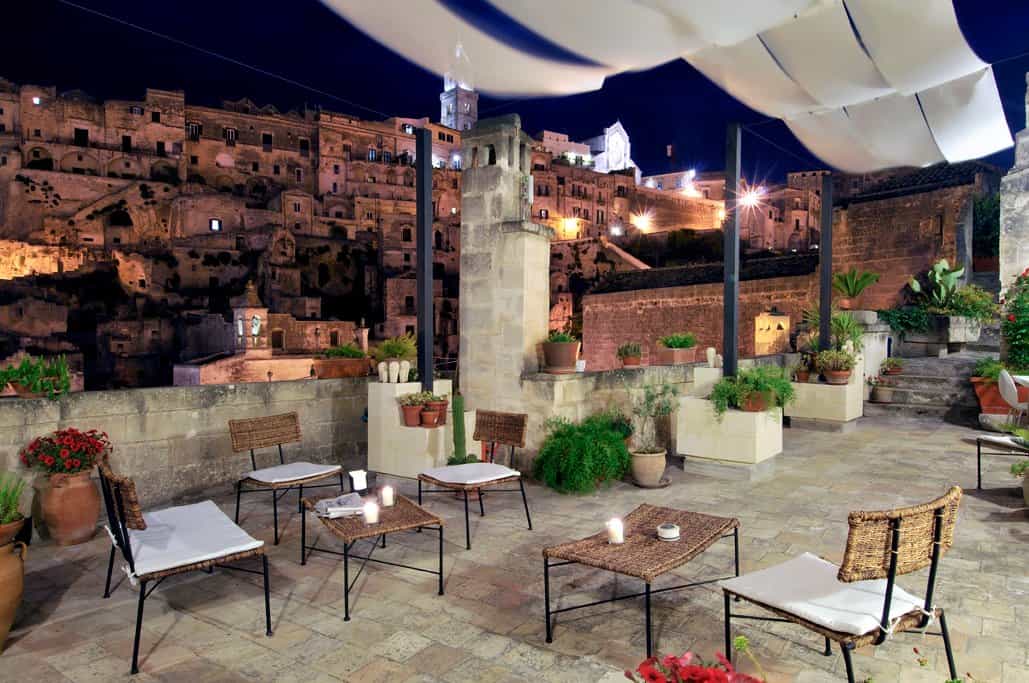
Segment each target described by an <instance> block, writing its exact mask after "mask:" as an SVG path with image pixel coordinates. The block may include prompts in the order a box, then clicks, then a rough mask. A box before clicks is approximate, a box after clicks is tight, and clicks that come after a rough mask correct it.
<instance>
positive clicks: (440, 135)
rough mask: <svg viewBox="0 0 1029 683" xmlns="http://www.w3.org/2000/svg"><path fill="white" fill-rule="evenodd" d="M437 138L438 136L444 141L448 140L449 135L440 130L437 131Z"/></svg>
mask: <svg viewBox="0 0 1029 683" xmlns="http://www.w3.org/2000/svg"><path fill="white" fill-rule="evenodd" d="M436 138H437V139H439V140H442V141H444V142H446V140H447V135H446V133H444V132H443V131H438V132H437V133H436Z"/></svg>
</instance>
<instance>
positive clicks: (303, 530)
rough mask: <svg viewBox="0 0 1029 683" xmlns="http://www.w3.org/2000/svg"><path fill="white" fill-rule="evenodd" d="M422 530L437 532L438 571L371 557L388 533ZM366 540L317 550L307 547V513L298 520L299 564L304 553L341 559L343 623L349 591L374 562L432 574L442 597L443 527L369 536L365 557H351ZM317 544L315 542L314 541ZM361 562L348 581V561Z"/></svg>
mask: <svg viewBox="0 0 1029 683" xmlns="http://www.w3.org/2000/svg"><path fill="white" fill-rule="evenodd" d="M422 529H430V530H432V531H437V532H439V571H435V572H434V571H432V570H431V569H424V568H422V567H414V566H412V565H409V564H401V563H399V562H389V561H387V560H379V559H376V558H373V557H372V553H374V552H375V549H376V548H378V547H379V543H380V541H381V543H382V547H383V548H385V547H386V535H387V534H390V533H398V532H399V531H418V532H420V531H421V530H422ZM326 530H327V531H328V532H329V533H330V534H332V535H333V536H335V535H336V534H335V533H333V531H332V529H329V528H328V527H326ZM362 540H366V539H361V538H358V539H355V540H353V541H351V542H350V543H347V542H346V541H343V552H339V551H338V550H329V549H328V548H319V547H318V546H315V545H307V511H304V513H303V514H302V516H301V518H300V564H301V565H306V564H307V555H308V553H307V552H306V551H308V550H310V551H311V552H320V553H328V554H330V555H338V556H340V557H342V558H343V621H350V591H351V589H352V588H353V587H354V585H355V584H356V583H357V580H358V579H359V578H360V577H361V572H363V571H364V568H365V566H366V565H367V564H368V563H369V562H376V563H378V564H385V565H389V566H391V567H400V568H401V569H411V570H414V571H416V572H422V573H424V574H434V575H436V576H437V577H438V578H439V595H443V525H442V524H426V525H425V526H419V527H416V528H411V529H398V530H397V531H387V532H385V533H382V534H379V535H378V536H377V537H376V536H369V537H367V540H371V542H372V546H371V548H370V549H369V550H368V554H367V555H351V553H350V551H351V549H353V547H354V546H355V545H356V544H357V542H358V541H362ZM316 542H317V541H316ZM351 557H353V558H354V559H358V560H363V562H361V568H360V569H358V570H357V574H355V575H354V579H353V580H352V581H351V580H350V559H351Z"/></svg>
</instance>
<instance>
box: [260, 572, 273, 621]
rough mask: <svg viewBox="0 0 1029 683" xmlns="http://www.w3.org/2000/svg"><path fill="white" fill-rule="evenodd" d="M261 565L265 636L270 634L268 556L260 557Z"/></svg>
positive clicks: (270, 604)
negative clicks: (262, 572)
mask: <svg viewBox="0 0 1029 683" xmlns="http://www.w3.org/2000/svg"><path fill="white" fill-rule="evenodd" d="M261 565H262V569H263V571H264V626H265V632H264V634H265V635H266V636H270V635H271V634H272V603H271V596H270V595H269V591H268V556H267V555H261Z"/></svg>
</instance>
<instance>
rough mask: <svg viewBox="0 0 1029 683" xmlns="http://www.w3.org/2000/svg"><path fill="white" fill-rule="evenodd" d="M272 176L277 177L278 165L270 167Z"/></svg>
mask: <svg viewBox="0 0 1029 683" xmlns="http://www.w3.org/2000/svg"><path fill="white" fill-rule="evenodd" d="M272 175H279V165H278V164H275V165H273V166H272Z"/></svg>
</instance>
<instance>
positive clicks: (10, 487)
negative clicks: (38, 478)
mask: <svg viewBox="0 0 1029 683" xmlns="http://www.w3.org/2000/svg"><path fill="white" fill-rule="evenodd" d="M24 490H25V481H24V480H23V479H22V478H21V477H19V476H18V475H17V474H15V473H14V472H0V546H3V545H7V544H8V543H10V542H11V541H13V540H14V537H15V536H17V535H18V532H19V531H21V527H22V525H23V524H24V523H25V517H24V516H23V515H22V514H21V512H20V511H19V504H20V503H21V494H22V491H24Z"/></svg>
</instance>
